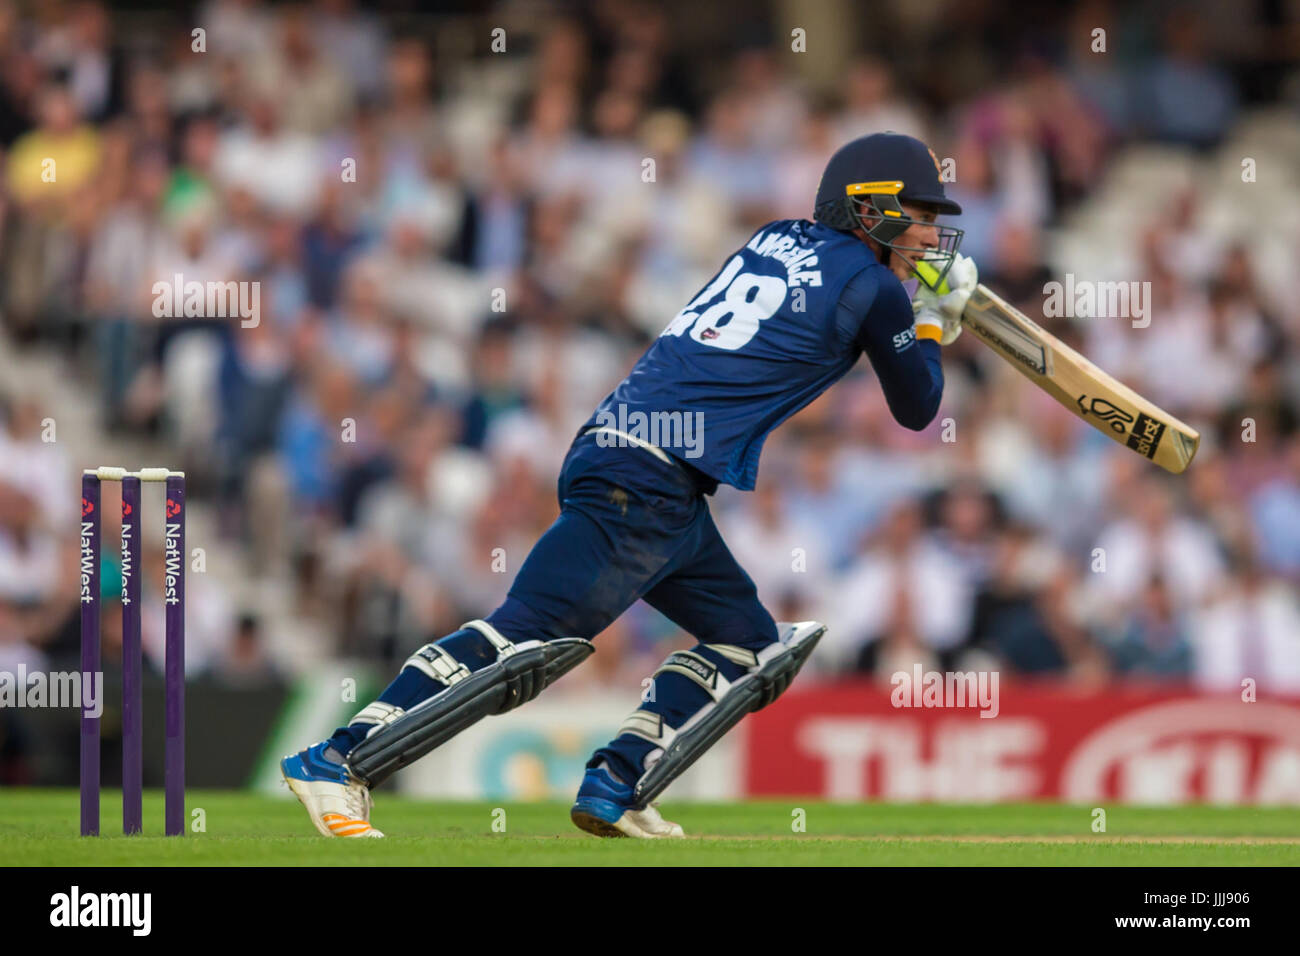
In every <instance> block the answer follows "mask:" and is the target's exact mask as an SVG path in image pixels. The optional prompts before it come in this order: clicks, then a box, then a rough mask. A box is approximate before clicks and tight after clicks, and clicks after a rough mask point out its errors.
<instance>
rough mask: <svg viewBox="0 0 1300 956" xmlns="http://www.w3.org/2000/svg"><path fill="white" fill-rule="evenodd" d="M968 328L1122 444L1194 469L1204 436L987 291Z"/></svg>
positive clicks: (1171, 466)
mask: <svg viewBox="0 0 1300 956" xmlns="http://www.w3.org/2000/svg"><path fill="white" fill-rule="evenodd" d="M921 265H922V266H923V267H924V265H925V264H924V263H922V264H921ZM944 285H946V283H944ZM941 288H942V287H941ZM962 325H963V326H964V327H965V328H967V329H969V330H970V331H971V332H973V333H974V334H975V335H977V336H979V338H980V339H981V340H983V342H984V343H985V344H987V345H988V346H989V347H990V348H992V349H993V350H994V351H995V352H997V353H998V354H999V355H1001V356H1002V357H1003V358H1004V359H1006V360H1007V361H1008V362H1010V363H1011V364H1012V365H1014V366H1015V367H1016V368H1018V369H1019V370H1020V371H1021V373H1022V374H1024V376H1025V377H1026V378H1028V379H1029V380H1030V381H1031V382H1033V383H1034V384H1035V385H1037V386H1038V387H1039V388H1041V389H1042V390H1043V391H1045V392H1047V394H1048V395H1051V396H1052V397H1053V398H1054V399H1056V400H1057V401H1058V402H1060V403H1061V404H1062V405H1064V406H1065V407H1066V408H1067V409H1069V410H1070V411H1071V412H1072V413H1074V414H1075V415H1077V416H1078V417H1079V418H1082V419H1083V420H1084V421H1085V422H1087V423H1088V424H1089V425H1091V426H1092V427H1093V428H1095V429H1097V430H1098V431H1100V432H1102V433H1103V434H1106V435H1109V436H1110V437H1111V438H1112V439H1114V440H1115V441H1117V442H1119V443H1120V444H1121V445H1125V446H1127V447H1129V448H1131V449H1133V450H1134V451H1135V452H1137V453H1138V454H1139V455H1142V456H1144V457H1146V458H1149V459H1151V460H1152V461H1154V462H1155V463H1156V464H1157V465H1159V466H1160V467H1161V468H1163V469H1165V470H1166V471H1170V472H1173V473H1174V474H1175V475H1177V474H1181V473H1182V472H1183V470H1184V469H1186V468H1187V466H1188V465H1189V464H1191V461H1192V458H1193V457H1194V456H1195V455H1196V449H1197V447H1198V446H1199V445H1200V443H1201V435H1200V432H1198V431H1196V429H1194V428H1192V427H1191V426H1190V425H1188V424H1186V423H1185V422H1181V421H1179V420H1178V419H1177V418H1175V417H1174V416H1173V415H1170V414H1169V413H1168V412H1166V411H1165V410H1164V409H1162V408H1160V407H1159V406H1158V405H1156V404H1155V403H1153V402H1149V401H1147V400H1146V399H1145V398H1143V397H1142V396H1141V395H1139V394H1138V393H1137V392H1135V391H1133V390H1132V389H1131V388H1129V387H1128V386H1126V385H1124V384H1123V383H1122V382H1120V381H1118V380H1116V379H1115V378H1112V377H1111V376H1110V375H1107V374H1106V373H1105V372H1103V371H1102V370H1101V369H1099V368H1098V367H1097V366H1095V365H1093V364H1092V363H1091V362H1089V361H1088V360H1087V359H1086V358H1084V357H1083V356H1082V355H1080V354H1079V353H1078V352H1076V351H1075V350H1074V349H1072V348H1070V347H1069V346H1068V345H1066V344H1065V343H1064V342H1062V341H1061V340H1060V339H1058V338H1057V337H1056V336H1054V335H1052V334H1051V333H1050V332H1048V331H1046V330H1045V329H1043V328H1042V327H1041V326H1040V325H1038V324H1037V323H1036V322H1034V321H1033V320H1031V319H1030V318H1029V317H1028V316H1027V315H1025V314H1024V313H1023V312H1021V311H1020V310H1019V309H1017V308H1015V307H1014V306H1012V305H1011V304H1010V303H1008V302H1006V301H1005V300H1003V299H1001V298H999V297H998V296H997V295H995V294H994V293H993V292H991V291H989V289H988V288H987V287H986V286H983V285H979V286H976V287H975V291H974V292H973V293H972V294H971V297H970V301H969V302H967V303H966V310H965V312H963V313H962Z"/></svg>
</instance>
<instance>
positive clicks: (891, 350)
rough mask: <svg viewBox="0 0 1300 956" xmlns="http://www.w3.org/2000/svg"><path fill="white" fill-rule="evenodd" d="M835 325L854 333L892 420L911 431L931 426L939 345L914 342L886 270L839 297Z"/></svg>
mask: <svg viewBox="0 0 1300 956" xmlns="http://www.w3.org/2000/svg"><path fill="white" fill-rule="evenodd" d="M836 325H837V327H838V329H839V330H841V331H846V330H852V329H856V333H855V335H856V340H857V343H858V344H859V345H860V346H861V347H862V351H864V352H865V353H866V354H867V358H868V359H870V360H871V367H872V368H873V369H875V372H876V377H877V378H878V379H879V380H880V387H881V389H882V390H883V391H884V393H885V401H886V402H887V403H888V404H889V410H890V412H891V413H892V414H893V416H894V420H895V421H897V422H898V423H899V424H900V425H902V426H903V427H905V428H910V429H912V430H913V431H920V430H921V429H923V428H925V427H926V426H927V425H929V424H930V422H932V421H933V420H934V416H935V415H936V414H938V412H939V403H940V401H941V400H942V399H943V363H942V362H941V361H940V358H939V352H940V345H939V343H938V342H935V341H933V340H930V339H920V340H918V339H917V337H916V332H915V329H914V328H913V325H912V303H911V302H909V301H908V298H907V293H906V291H904V289H903V285H902V283H901V282H898V281H897V279H896V278H895V277H894V276H893V275H892V274H891V273H889V272H887V271H886V270H885V269H884V267H873V268H869V269H864V270H863V271H862V272H860V273H858V274H857V275H856V276H854V277H853V278H852V279H850V280H849V282H848V284H847V285H845V287H844V291H843V292H842V293H841V294H840V300H839V306H838V308H837V313H836Z"/></svg>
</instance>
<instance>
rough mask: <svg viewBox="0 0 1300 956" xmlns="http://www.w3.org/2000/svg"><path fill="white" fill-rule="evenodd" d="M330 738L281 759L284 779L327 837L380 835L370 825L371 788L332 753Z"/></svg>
mask: <svg viewBox="0 0 1300 956" xmlns="http://www.w3.org/2000/svg"><path fill="white" fill-rule="evenodd" d="M337 754H338V751H337V750H333V749H330V748H329V741H328V740H327V741H324V742H323V743H319V744H316V745H315V746H313V747H308V748H307V749H306V750H301V751H299V752H298V753H296V754H290V755H289V756H287V757H285V758H284V759H283V760H281V761H280V772H281V773H282V774H284V782H285V783H287V784H288V785H289V789H290V790H292V791H293V792H294V795H295V796H296V797H297V798H298V799H299V800H301V801H302V805H303V806H304V807H306V808H307V814H308V815H309V816H310V817H311V822H312V823H314V824H315V825H316V829H317V830H319V831H320V832H321V834H323V835H324V836H335V837H381V836H383V834H382V833H380V832H379V831H378V830H376V829H375V828H374V827H372V826H371V825H370V808H371V806H373V803H372V801H371V799H370V789H369V788H368V787H367V786H366V785H365V784H363V783H361V781H359V780H357V778H356V777H354V776H352V774H350V773H348V769H347V767H345V766H343V764H342V763H341V762H340V761H338V760H332V759H331V755H337Z"/></svg>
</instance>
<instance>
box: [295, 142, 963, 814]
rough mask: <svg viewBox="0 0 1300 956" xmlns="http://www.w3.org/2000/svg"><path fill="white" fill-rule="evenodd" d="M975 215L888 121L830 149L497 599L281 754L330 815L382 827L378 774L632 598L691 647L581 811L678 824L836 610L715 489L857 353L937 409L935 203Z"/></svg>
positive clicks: (908, 402) (588, 438) (579, 444)
mask: <svg viewBox="0 0 1300 956" xmlns="http://www.w3.org/2000/svg"><path fill="white" fill-rule="evenodd" d="M960 212H961V208H960V207H959V206H958V205H957V204H956V203H955V202H953V201H952V200H950V199H947V198H946V197H945V196H944V190H943V181H942V178H941V176H940V173H939V163H938V160H937V159H936V158H935V155H934V153H933V152H932V151H931V150H930V149H928V148H927V147H926V146H925V144H924V143H922V142H920V141H919V140H917V139H913V138H912V137H910V136H903V135H899V134H897V133H876V134H874V135H870V136H864V137H861V138H859V139H855V140H853V141H852V142H850V143H848V144H846V145H845V146H843V147H842V148H841V149H840V150H839V151H837V152H836V153H835V155H834V156H832V157H831V159H830V162H829V163H828V164H827V166H826V170H825V172H824V173H823V175H822V179H821V183H820V185H819V186H818V189H817V198H816V204H815V213H814V221H812V222H809V221H807V220H802V219H789V220H782V221H778V222H771V223H768V224H767V225H765V226H763V227H762V228H761V229H759V230H758V231H757V232H756V233H754V235H753V237H752V238H751V239H750V240H749V241H748V242H747V243H746V244H745V246H744V247H743V248H741V249H739V250H737V251H736V253H735V254H734V255H732V256H731V257H730V258H729V259H728V260H727V261H726V262H725V263H723V265H722V268H721V270H720V271H719V272H718V273H717V275H716V276H715V277H714V278H713V280H712V281H711V282H709V284H708V285H707V286H705V287H704V288H703V289H702V290H701V291H700V293H699V294H698V295H697V296H695V298H694V299H692V300H691V301H690V303H689V304H687V306H686V307H685V308H684V309H683V310H682V311H681V312H680V313H678V315H677V316H676V317H675V318H673V320H672V321H671V322H670V323H669V324H668V327H667V328H666V329H665V330H664V331H663V333H662V334H661V335H660V336H659V338H658V339H656V340H655V342H654V344H653V345H652V346H651V347H650V348H649V349H648V350H647V351H646V353H645V354H644V355H643V356H642V357H641V358H640V360H639V361H638V362H637V363H636V365H635V366H634V367H633V368H632V371H631V373H630V374H629V375H628V377H627V378H626V379H625V380H624V381H623V382H622V384H620V385H619V386H618V387H617V388H616V389H615V390H614V391H613V392H612V393H611V394H610V395H609V396H608V397H607V398H606V399H605V400H604V401H603V402H602V403H601V405H600V407H599V408H597V409H596V411H595V413H594V414H593V415H592V417H591V418H590V419H588V421H587V423H586V424H585V425H584V426H583V427H582V428H581V429H580V430H579V431H578V434H577V436H576V437H575V438H574V441H573V444H572V446H571V447H570V448H569V451H568V455H567V456H566V458H565V459H564V464H563V468H562V470H561V473H560V479H559V501H560V507H561V513H560V516H559V517H558V518H557V519H556V521H555V523H554V524H553V525H552V526H551V527H550V528H549V529H548V530H547V531H546V533H545V534H544V535H542V537H541V540H539V541H538V542H537V544H536V545H535V546H534V547H533V549H532V551H531V552H530V554H529V555H528V558H527V559H526V560H525V561H524V563H523V565H522V566H521V567H520V569H519V573H518V576H517V577H516V579H515V581H514V584H513V586H512V587H511V588H510V591H509V594H508V596H507V597H506V599H505V602H504V603H503V604H502V605H501V606H500V607H498V608H497V609H496V610H495V611H493V612H492V613H491V614H489V615H487V616H486V617H485V618H484V619H482V620H476V621H470V622H469V623H467V624H465V625H464V626H463V627H462V628H461V629H460V630H458V631H456V632H455V633H454V634H448V635H447V636H445V637H443V638H441V639H439V640H437V641H435V642H433V643H431V644H426V645H425V646H424V647H421V648H420V649H419V650H418V651H416V652H415V653H414V654H413V655H411V657H410V659H409V660H407V661H406V663H405V664H404V665H403V667H402V670H401V672H400V673H398V675H397V677H396V678H394V680H393V682H392V683H391V684H389V685H388V687H387V688H386V689H385V690H384V692H383V693H382V694H381V695H380V696H379V699H378V700H376V701H374V702H373V703H371V704H369V705H368V706H366V707H364V708H362V710H361V711H360V712H358V713H357V715H356V716H355V717H353V718H352V720H351V722H350V723H349V724H348V725H347V726H345V727H340V728H338V729H337V730H335V731H334V734H333V736H331V737H330V738H329V739H328V740H325V741H322V742H321V743H318V744H316V745H314V746H312V747H308V748H307V749H306V750H303V751H301V752H299V753H297V754H293V755H291V756H288V757H285V758H284V760H283V761H282V762H281V769H282V771H283V773H284V777H285V780H286V781H287V782H288V784H289V787H290V788H291V789H292V790H293V792H294V793H295V794H296V795H297V796H298V798H299V799H300V800H301V801H302V803H303V805H304V806H305V807H306V808H307V812H308V813H309V814H310V815H311V819H312V822H313V823H314V824H315V825H316V829H317V830H319V831H320V832H321V833H322V834H324V835H326V836H340V837H378V836H382V834H381V833H380V832H379V831H378V830H377V829H375V828H374V827H373V826H372V825H371V824H370V810H371V805H372V803H371V797H370V790H371V788H372V787H374V786H376V785H377V784H378V783H380V782H381V781H382V780H384V779H385V778H386V777H388V776H389V775H390V774H392V773H393V772H394V771H395V770H397V769H399V768H401V767H403V766H405V765H407V764H409V763H411V762H412V761H413V760H416V759H418V758H419V757H422V756H424V755H425V754H426V753H428V752H429V751H431V750H433V749H434V748H435V747H437V746H438V745H439V744H441V743H443V742H445V741H446V740H449V739H450V738H451V737H453V736H454V735H456V734H457V733H459V732H460V731H462V730H464V729H465V728H466V727H469V726H470V725H471V724H474V723H475V722H477V721H478V720H479V719H481V718H483V717H486V716H488V715H490V714H499V713H503V712H504V711H507V710H510V709H512V708H514V707H518V706H519V705H520V704H523V703H525V702H526V701H529V700H532V699H533V698H534V697H536V696H537V695H538V694H540V693H541V692H542V690H544V689H545V688H546V687H547V686H548V685H549V684H551V683H552V682H553V681H555V680H556V679H558V678H559V677H560V676H561V675H563V674H565V673H566V672H567V671H569V670H571V669H572V668H574V667H576V666H577V665H578V664H579V663H581V662H582V661H583V660H584V659H585V658H586V657H587V656H588V655H589V654H591V653H592V651H593V646H592V643H591V641H592V638H594V637H595V636H596V635H597V634H599V633H600V632H601V631H603V630H604V629H605V628H606V627H608V626H609V624H610V623H611V622H613V621H614V620H615V618H617V617H618V616H619V615H620V614H622V613H623V612H624V611H625V610H626V609H627V608H628V607H629V606H631V605H632V603H633V602H635V601H637V600H638V599H640V600H644V601H645V602H646V603H648V604H649V605H650V606H651V607H653V608H655V609H656V610H658V611H660V612H661V613H662V614H664V615H665V616H666V617H667V618H669V620H671V621H673V622H674V623H675V624H677V625H678V626H680V627H681V628H683V629H684V630H686V631H687V632H689V633H690V634H691V635H692V636H693V637H694V638H695V639H696V641H698V643H697V644H695V646H694V647H692V648H691V649H690V650H686V651H677V652H674V653H672V654H670V655H668V658H667V659H666V660H665V661H664V663H663V664H662V665H661V666H660V668H659V669H658V671H656V672H655V674H654V677H653V681H652V683H651V684H650V686H649V687H648V688H647V690H646V692H645V693H644V694H643V699H642V701H641V703H640V705H639V706H638V707H637V708H636V709H635V710H634V711H632V713H631V714H630V715H629V716H628V717H627V719H626V720H624V721H623V723H622V725H621V726H619V728H618V730H617V731H616V732H615V734H614V738H613V739H612V740H611V741H610V742H609V743H608V744H607V745H606V746H604V747H601V748H600V749H599V750H597V751H596V752H595V753H594V754H592V756H591V759H590V760H589V761H588V762H587V765H586V773H585V775H584V777H583V780H582V784H581V786H580V787H579V788H578V795H577V799H576V801H575V802H574V804H573V808H572V810H571V817H572V819H573V822H574V823H575V824H576V825H577V826H578V827H580V828H581V829H583V830H586V831H587V832H589V833H593V834H595V835H597V836H607V837H617V836H632V837H643V838H654V837H673V836H682V828H681V827H680V826H678V825H677V824H675V823H670V822H668V821H666V820H665V819H664V818H663V817H662V816H661V815H660V813H659V811H658V809H657V808H656V806H655V804H654V803H653V801H654V800H655V798H656V797H657V796H658V795H659V794H660V793H661V792H662V791H663V790H664V789H665V788H666V787H667V786H668V785H669V784H670V783H671V782H672V781H673V780H674V779H676V778H677V777H678V776H680V775H681V773H682V772H683V771H684V770H686V769H687V768H688V767H689V766H690V765H691V764H692V763H694V762H695V761H696V760H697V759H698V758H699V757H700V755H701V754H703V753H704V752H705V751H706V750H708V749H709V747H711V746H712V745H713V744H714V743H716V742H717V741H718V740H719V739H720V738H721V737H722V736H723V735H724V734H726V732H727V731H728V730H730V729H731V728H732V727H734V726H735V725H736V724H737V723H739V722H740V720H741V719H742V718H743V717H744V716H745V715H746V714H748V713H749V712H751V711H754V710H757V709H759V708H760V707H765V706H767V705H768V704H770V703H772V702H773V701H774V700H776V698H777V697H779V696H780V695H781V694H782V693H783V692H784V691H785V689H786V688H787V687H789V686H790V682H791V681H792V680H793V679H794V677H795V675H796V674H797V673H798V671H799V669H800V667H802V666H803V663H804V661H806V660H807V658H808V656H809V654H810V653H811V652H812V650H813V647H814V645H816V643H817V641H818V640H819V639H820V638H821V636H822V634H823V633H825V630H826V628H825V626H824V625H822V624H819V623H817V622H815V621H804V622H800V623H795V624H777V623H776V622H775V621H774V620H773V619H772V616H771V614H769V613H768V612H767V610H766V609H765V608H764V607H763V605H762V604H761V603H760V602H759V600H758V593H757V590H756V589H755V587H754V582H753V581H752V580H751V579H750V577H749V575H748V574H746V573H745V570H744V569H743V568H741V567H740V565H739V564H737V563H736V560H735V558H733V557H732V555H731V552H730V551H728V550H727V546H726V544H725V543H724V542H723V540H722V537H721V535H720V534H719V533H718V529H717V527H716V526H715V525H714V523H713V518H712V517H711V515H710V514H709V506H708V502H707V496H708V495H710V494H712V493H713V492H714V491H716V490H717V487H718V485H719V484H729V485H732V486H734V487H736V488H738V489H740V490H742V491H750V490H752V489H753V488H754V482H755V479H756V476H757V473H758V458H759V453H760V452H761V451H762V448H763V441H764V439H765V438H766V437H767V435H768V433H769V432H771V431H772V429H774V428H776V426H777V425H779V424H781V423H782V422H783V421H785V420H786V419H787V418H789V417H790V416H791V415H793V414H794V413H795V412H797V411H799V410H800V409H801V408H803V407H804V406H806V405H807V404H809V403H810V402H811V401H813V399H815V398H817V396H819V395H820V394H821V393H822V392H824V391H825V390H826V389H827V388H829V387H830V386H831V385H832V384H834V383H835V382H836V381H838V380H839V379H840V378H842V377H843V376H844V375H845V374H846V373H848V371H849V370H850V369H851V368H853V366H854V364H855V363H856V362H857V361H858V358H859V356H860V355H862V354H863V353H866V355H867V357H868V359H870V361H871V365H872V368H873V369H874V370H875V373H876V376H877V378H878V379H879V381H880V386H881V388H882V389H883V390H884V393H885V398H886V400H887V401H888V404H889V408H890V411H891V412H892V414H893V416H894V418H895V419H896V420H897V421H898V423H899V424H901V425H903V426H904V427H906V428H911V429H914V430H918V431H919V430H920V429H923V428H925V427H926V425H928V424H929V423H930V422H931V421H932V420H933V418H934V416H935V414H936V413H937V412H938V410H939V402H940V399H941V398H942V396H943V368H942V365H941V363H940V360H939V352H940V346H942V345H947V344H949V343H950V342H952V341H953V340H954V339H955V338H956V337H957V336H958V334H959V333H960V332H961V324H960V320H961V314H962V309H963V308H964V307H965V304H966V301H967V299H969V298H970V295H971V292H972V291H973V290H974V289H975V286H976V283H977V281H978V277H977V275H976V269H975V265H974V263H973V262H971V261H970V260H969V259H967V258H966V257H964V256H961V255H959V254H958V252H957V249H958V246H959V245H960V243H961V236H962V231H961V230H960V229H955V228H953V227H951V226H939V225H936V223H935V217H936V216H938V215H940V214H958V213H960ZM922 261H924V262H925V263H926V266H927V269H926V274H927V276H930V275H934V274H936V273H937V276H938V278H936V279H933V281H932V282H931V283H930V285H927V284H925V283H916V285H915V290H916V291H915V295H914V296H913V295H912V294H911V292H910V291H909V289H910V288H911V287H912V281H911V280H913V279H914V273H915V269H916V266H917V264H918V263H919V262H922ZM930 269H933V270H934V271H933V273H932V272H930V271H929V270H930ZM944 278H946V279H947V285H946V286H943V285H942V284H941V283H942V280H943V279H944ZM905 281H906V282H908V285H909V287H908V288H905V287H904V282H905ZM931 286H933V288H931ZM935 289H944V290H946V291H944V292H942V293H941V292H937V291H934V290H935ZM665 421H668V422H679V423H681V422H686V421H690V422H698V423H699V426H700V433H699V434H697V435H694V436H693V439H692V440H691V441H690V442H686V441H683V440H680V439H682V438H684V436H685V432H686V429H684V428H683V429H679V430H678V432H677V434H676V435H674V434H672V431H673V430H672V429H671V428H669V429H664V428H654V429H650V428H647V427H646V423H648V422H660V423H661V422H665ZM665 431H666V432H668V434H667V435H665V434H664V432H665Z"/></svg>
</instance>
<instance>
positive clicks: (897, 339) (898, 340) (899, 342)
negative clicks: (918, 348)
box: [894, 327, 916, 352]
mask: <svg viewBox="0 0 1300 956" xmlns="http://www.w3.org/2000/svg"><path fill="white" fill-rule="evenodd" d="M915 341H916V328H915V327H912V328H909V329H904V330H903V331H902V332H899V333H897V334H896V335H895V336H894V351H895V352H901V351H903V349H905V348H907V347H908V346H910V345H911V344H912V343H913V342H915Z"/></svg>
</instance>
